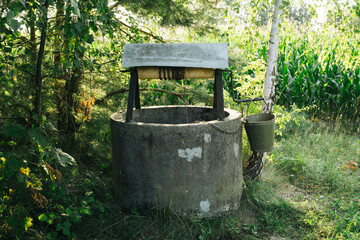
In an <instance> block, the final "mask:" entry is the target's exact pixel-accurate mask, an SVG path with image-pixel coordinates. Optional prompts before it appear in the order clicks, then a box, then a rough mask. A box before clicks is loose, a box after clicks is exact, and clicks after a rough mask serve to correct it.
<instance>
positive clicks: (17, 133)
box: [1, 124, 27, 140]
mask: <svg viewBox="0 0 360 240" xmlns="http://www.w3.org/2000/svg"><path fill="white" fill-rule="evenodd" d="M1 132H2V133H3V134H4V135H5V136H7V137H10V138H16V139H19V140H20V139H22V138H23V137H24V136H26V134H27V132H26V130H25V128H23V127H22V126H20V125H17V124H14V125H8V126H4V127H3V130H2V131H1Z"/></svg>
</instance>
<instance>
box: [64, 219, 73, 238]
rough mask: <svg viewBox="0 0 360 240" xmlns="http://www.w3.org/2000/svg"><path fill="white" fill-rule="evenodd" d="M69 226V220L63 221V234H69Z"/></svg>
mask: <svg viewBox="0 0 360 240" xmlns="http://www.w3.org/2000/svg"><path fill="white" fill-rule="evenodd" d="M70 227H71V223H70V222H69V221H66V222H64V228H63V231H62V232H63V234H64V235H67V236H69V235H70Z"/></svg>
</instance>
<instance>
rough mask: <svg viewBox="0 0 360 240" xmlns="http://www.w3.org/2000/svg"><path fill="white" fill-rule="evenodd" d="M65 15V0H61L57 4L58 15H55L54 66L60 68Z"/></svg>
mask: <svg viewBox="0 0 360 240" xmlns="http://www.w3.org/2000/svg"><path fill="white" fill-rule="evenodd" d="M64 16H65V3H64V0H59V1H58V2H57V4H56V17H55V19H56V20H55V41H54V47H55V49H54V66H55V68H59V67H60V66H61V61H60V59H61V49H62V48H61V46H62V44H61V35H62V34H61V33H62V29H61V25H62V22H63V21H64Z"/></svg>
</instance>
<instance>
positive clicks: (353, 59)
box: [276, 31, 360, 130]
mask: <svg viewBox="0 0 360 240" xmlns="http://www.w3.org/2000/svg"><path fill="white" fill-rule="evenodd" d="M337 34H338V35H337ZM337 34H334V35H332V34H330V31H329V32H327V33H324V32H322V33H311V34H308V35H306V36H301V37H296V35H294V34H293V33H288V34H286V35H285V36H283V39H282V41H281V46H280V48H279V49H280V54H281V55H280V57H279V59H278V79H277V85H276V92H277V98H278V99H277V104H280V105H284V106H286V107H290V106H291V105H293V104H296V105H297V106H298V107H299V108H303V107H308V106H310V114H311V116H312V117H314V118H320V119H326V120H341V121H343V122H346V123H347V124H350V125H351V127H352V129H353V130H356V129H357V128H358V125H359V122H360V121H359V119H360V84H359V82H360V64H359V63H360V60H359V45H360V44H359V42H358V41H357V40H356V41H354V40H355V39H356V38H355V36H356V35H353V36H352V37H353V39H351V36H350V35H345V34H342V33H340V32H339V33H337Z"/></svg>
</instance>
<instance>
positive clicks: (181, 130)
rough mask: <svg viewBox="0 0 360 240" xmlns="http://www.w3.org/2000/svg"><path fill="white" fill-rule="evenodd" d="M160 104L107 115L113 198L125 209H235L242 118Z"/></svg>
mask: <svg viewBox="0 0 360 240" xmlns="http://www.w3.org/2000/svg"><path fill="white" fill-rule="evenodd" d="M225 112H226V118H225V120H224V121H218V120H216V116H217V115H216V114H217V110H216V109H215V110H214V109H212V108H208V107H198V106H187V107H185V106H160V107H150V108H143V109H138V110H135V111H134V113H133V120H132V121H131V122H128V123H126V122H125V115H126V113H125V112H117V113H114V114H112V115H111V129H112V149H113V164H114V182H115V196H116V199H117V200H118V201H119V202H120V204H121V205H122V206H123V207H125V208H134V207H135V208H140V209H149V208H153V207H170V208H172V209H173V210H175V211H176V212H179V213H193V214H195V215H197V216H199V217H212V216H218V215H221V214H222V213H226V212H228V211H230V210H233V209H236V208H238V207H239V203H240V199H241V193H242V181H243V177H242V176H243V173H242V145H241V139H242V138H241V133H242V130H241V128H242V124H241V115H240V113H239V112H237V111H234V110H231V109H225Z"/></svg>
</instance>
